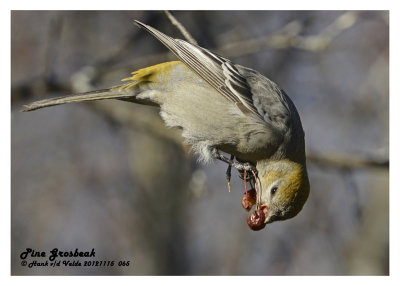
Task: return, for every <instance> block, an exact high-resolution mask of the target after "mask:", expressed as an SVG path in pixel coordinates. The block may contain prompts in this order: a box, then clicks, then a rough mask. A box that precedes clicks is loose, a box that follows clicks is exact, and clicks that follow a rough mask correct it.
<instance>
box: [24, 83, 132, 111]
mask: <svg viewBox="0 0 400 286" xmlns="http://www.w3.org/2000/svg"><path fill="white" fill-rule="evenodd" d="M132 96H133V95H132V92H129V91H128V90H126V89H121V88H118V87H114V88H109V89H100V90H95V91H89V92H83V93H78V94H74V95H70V96H62V97H56V98H50V99H44V100H40V101H35V102H33V103H30V104H27V105H24V106H25V109H24V110H22V111H23V112H27V111H33V110H36V109H40V108H44V107H49V106H54V105H60V104H65V103H72V102H80V101H92V100H102V99H122V100H124V99H125V100H127V99H129V98H132Z"/></svg>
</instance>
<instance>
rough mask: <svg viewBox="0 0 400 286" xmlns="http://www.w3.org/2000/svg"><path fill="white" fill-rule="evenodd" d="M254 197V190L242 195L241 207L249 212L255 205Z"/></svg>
mask: <svg viewBox="0 0 400 286" xmlns="http://www.w3.org/2000/svg"><path fill="white" fill-rule="evenodd" d="M256 195H257V193H256V190H254V189H251V190H249V191H247V193H244V194H243V197H242V207H243V208H245V209H246V210H247V211H249V210H250V209H251V207H252V206H253V205H255V204H256Z"/></svg>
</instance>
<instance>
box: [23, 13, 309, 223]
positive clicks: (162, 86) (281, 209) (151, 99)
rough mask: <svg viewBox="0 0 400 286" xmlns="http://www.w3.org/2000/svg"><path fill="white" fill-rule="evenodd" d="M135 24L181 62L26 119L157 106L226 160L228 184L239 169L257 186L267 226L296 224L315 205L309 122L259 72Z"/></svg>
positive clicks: (203, 149)
mask: <svg viewBox="0 0 400 286" xmlns="http://www.w3.org/2000/svg"><path fill="white" fill-rule="evenodd" d="M135 24H136V25H137V26H139V27H140V28H143V29H144V30H145V31H147V32H148V33H149V34H151V35H152V36H154V37H155V38H156V39H157V40H159V41H160V42H161V43H162V44H163V45H165V46H166V47H167V48H168V49H169V50H170V51H171V52H172V53H174V54H175V56H176V57H177V58H178V60H176V61H170V62H165V63H159V64H156V65H153V66H149V67H146V68H142V69H139V70H136V71H134V72H132V73H131V75H130V76H129V77H127V78H124V79H123V80H122V81H124V82H125V83H123V84H120V85H117V86H114V87H111V88H106V89H101V90H95V91H89V92H84V93H79V94H73V95H69V96H64V97H58V98H50V99H45V100H40V101H36V102H33V103H31V104H28V105H25V109H24V110H23V111H33V110H36V109H40V108H44V107H50V106H55V105H60V104H65V103H73V102H81V101H93V100H103V99H116V100H122V101H126V102H133V103H138V104H144V105H150V106H156V107H158V108H159V109H160V115H161V117H162V119H163V120H164V122H165V124H166V125H167V126H168V127H171V128H180V129H181V130H182V136H183V137H184V139H185V143H186V144H188V145H190V146H191V148H192V150H193V151H194V153H195V154H196V155H197V157H198V160H199V161H200V162H203V163H209V162H213V161H215V159H219V160H222V161H224V162H226V163H228V165H229V167H228V172H227V177H228V178H230V168H231V167H232V166H233V167H235V168H237V169H238V170H239V171H240V172H241V174H242V178H243V179H244V180H246V179H248V180H250V182H251V183H252V185H253V184H254V185H255V187H256V190H257V208H258V209H259V210H260V209H262V210H263V211H262V212H263V213H264V214H265V217H264V216H262V219H263V221H262V224H263V226H264V225H266V224H270V223H272V222H274V221H282V220H287V219H290V218H293V217H295V216H296V215H297V214H298V213H299V212H300V211H301V210H302V208H303V206H304V204H305V202H306V201H307V199H308V197H309V193H310V182H309V178H308V173H307V166H306V155H305V139H304V138H305V134H304V130H303V127H302V123H301V119H300V116H299V113H298V111H297V109H296V107H295V105H294V103H293V101H292V100H291V99H290V98H289V96H288V95H287V94H286V93H285V91H284V90H283V89H281V88H280V87H279V86H278V85H277V84H276V83H275V82H273V81H272V80H270V79H268V78H267V77H266V76H264V75H262V74H261V73H259V72H258V71H256V70H253V69H251V68H248V67H245V66H242V65H239V64H235V63H233V62H232V61H231V60H229V59H227V58H224V57H222V56H220V55H218V54H216V53H214V52H212V51H210V50H208V49H205V48H202V47H200V46H198V45H196V44H192V43H189V42H187V41H184V40H181V39H175V38H172V37H170V36H167V35H165V34H164V33H162V32H160V31H159V30H157V29H155V28H153V27H151V26H149V25H146V24H144V23H142V22H140V21H137V20H135ZM221 152H224V153H227V154H230V155H231V158H230V159H229V158H226V157H225V156H223V155H222V154H221ZM235 159H236V161H235ZM228 182H229V180H228ZM245 183H246V182H245ZM246 192H247V189H246Z"/></svg>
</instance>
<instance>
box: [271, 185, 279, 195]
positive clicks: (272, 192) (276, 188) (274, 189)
mask: <svg viewBox="0 0 400 286" xmlns="http://www.w3.org/2000/svg"><path fill="white" fill-rule="evenodd" d="M277 190H278V187H273V188H272V189H271V195H274V194H275V193H276V191H277Z"/></svg>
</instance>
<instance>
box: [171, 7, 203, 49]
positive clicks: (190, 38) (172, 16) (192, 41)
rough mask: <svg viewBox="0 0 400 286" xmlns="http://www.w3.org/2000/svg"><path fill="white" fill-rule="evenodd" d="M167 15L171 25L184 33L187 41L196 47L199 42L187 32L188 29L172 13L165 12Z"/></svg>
mask: <svg viewBox="0 0 400 286" xmlns="http://www.w3.org/2000/svg"><path fill="white" fill-rule="evenodd" d="M164 13H165V15H167V17H168V19H169V20H170V21H171V23H172V24H173V25H174V26H175V27H177V28H178V30H179V31H180V32H181V33H182V35H183V36H184V37H185V39H186V40H187V41H188V42H189V43H191V44H194V45H197V41H196V40H195V39H194V38H193V37H192V35H191V34H190V33H189V32H188V30H186V28H185V27H184V26H183V25H182V24H181V23H180V22H179V21H178V20H177V19H176V18H175V16H174V15H172V13H171V12H170V11H164Z"/></svg>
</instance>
